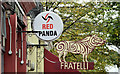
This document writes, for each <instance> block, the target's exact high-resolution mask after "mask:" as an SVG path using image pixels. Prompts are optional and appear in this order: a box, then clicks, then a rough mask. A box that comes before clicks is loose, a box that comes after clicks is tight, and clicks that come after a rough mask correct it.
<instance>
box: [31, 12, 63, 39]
mask: <svg viewBox="0 0 120 74" xmlns="http://www.w3.org/2000/svg"><path fill="white" fill-rule="evenodd" d="M33 30H34V31H40V32H39V33H36V35H37V36H38V37H39V38H40V39H42V40H47V41H53V40H55V39H57V38H59V37H60V35H61V34H62V31H63V22H62V20H61V18H60V16H59V15H57V14H56V13H54V12H51V11H46V12H42V13H40V14H38V15H37V17H36V18H35V20H34V22H33Z"/></svg>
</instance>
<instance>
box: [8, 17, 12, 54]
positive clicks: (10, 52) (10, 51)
mask: <svg viewBox="0 0 120 74" xmlns="http://www.w3.org/2000/svg"><path fill="white" fill-rule="evenodd" d="M8 24H9V28H10V49H9V51H8V54H9V55H12V50H11V44H12V43H11V41H12V37H11V35H12V28H11V23H10V15H8Z"/></svg>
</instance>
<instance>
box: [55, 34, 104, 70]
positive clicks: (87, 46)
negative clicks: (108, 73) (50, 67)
mask: <svg viewBox="0 0 120 74" xmlns="http://www.w3.org/2000/svg"><path fill="white" fill-rule="evenodd" d="M104 43H105V40H103V39H102V38H100V37H98V36H97V35H91V36H87V37H86V38H84V39H82V40H80V41H61V42H57V43H55V44H54V47H55V49H56V50H57V53H58V54H59V61H60V64H59V65H60V66H59V68H60V69H77V70H81V69H84V70H91V69H93V68H94V62H88V60H87V57H88V55H89V54H90V53H91V52H92V51H93V50H94V49H95V47H97V46H101V45H102V44H104ZM68 52H71V53H73V54H82V56H83V58H82V59H83V61H82V62H66V61H65V56H66V55H67V53H68ZM62 55H63V61H61V57H62Z"/></svg>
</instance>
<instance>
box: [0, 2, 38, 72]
mask: <svg viewBox="0 0 120 74" xmlns="http://www.w3.org/2000/svg"><path fill="white" fill-rule="evenodd" d="M1 3H2V4H1V27H0V31H1V33H0V34H1V35H0V50H1V51H0V53H1V55H0V56H1V57H0V62H1V63H0V65H1V66H0V72H1V73H3V72H27V65H26V64H27V63H26V46H27V44H26V32H21V31H26V28H27V13H28V12H29V11H30V10H31V9H32V8H34V7H35V5H36V4H35V2H34V1H33V2H18V1H17V0H16V1H15V2H1Z"/></svg>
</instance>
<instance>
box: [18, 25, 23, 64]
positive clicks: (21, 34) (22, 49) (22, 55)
mask: <svg viewBox="0 0 120 74" xmlns="http://www.w3.org/2000/svg"><path fill="white" fill-rule="evenodd" d="M18 26H19V27H20V29H21V31H22V27H21V26H20V25H19V24H18ZM21 46H22V60H21V62H20V64H24V61H23V33H22V32H21ZM19 50H20V49H19ZM19 52H20V51H19Z"/></svg>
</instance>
